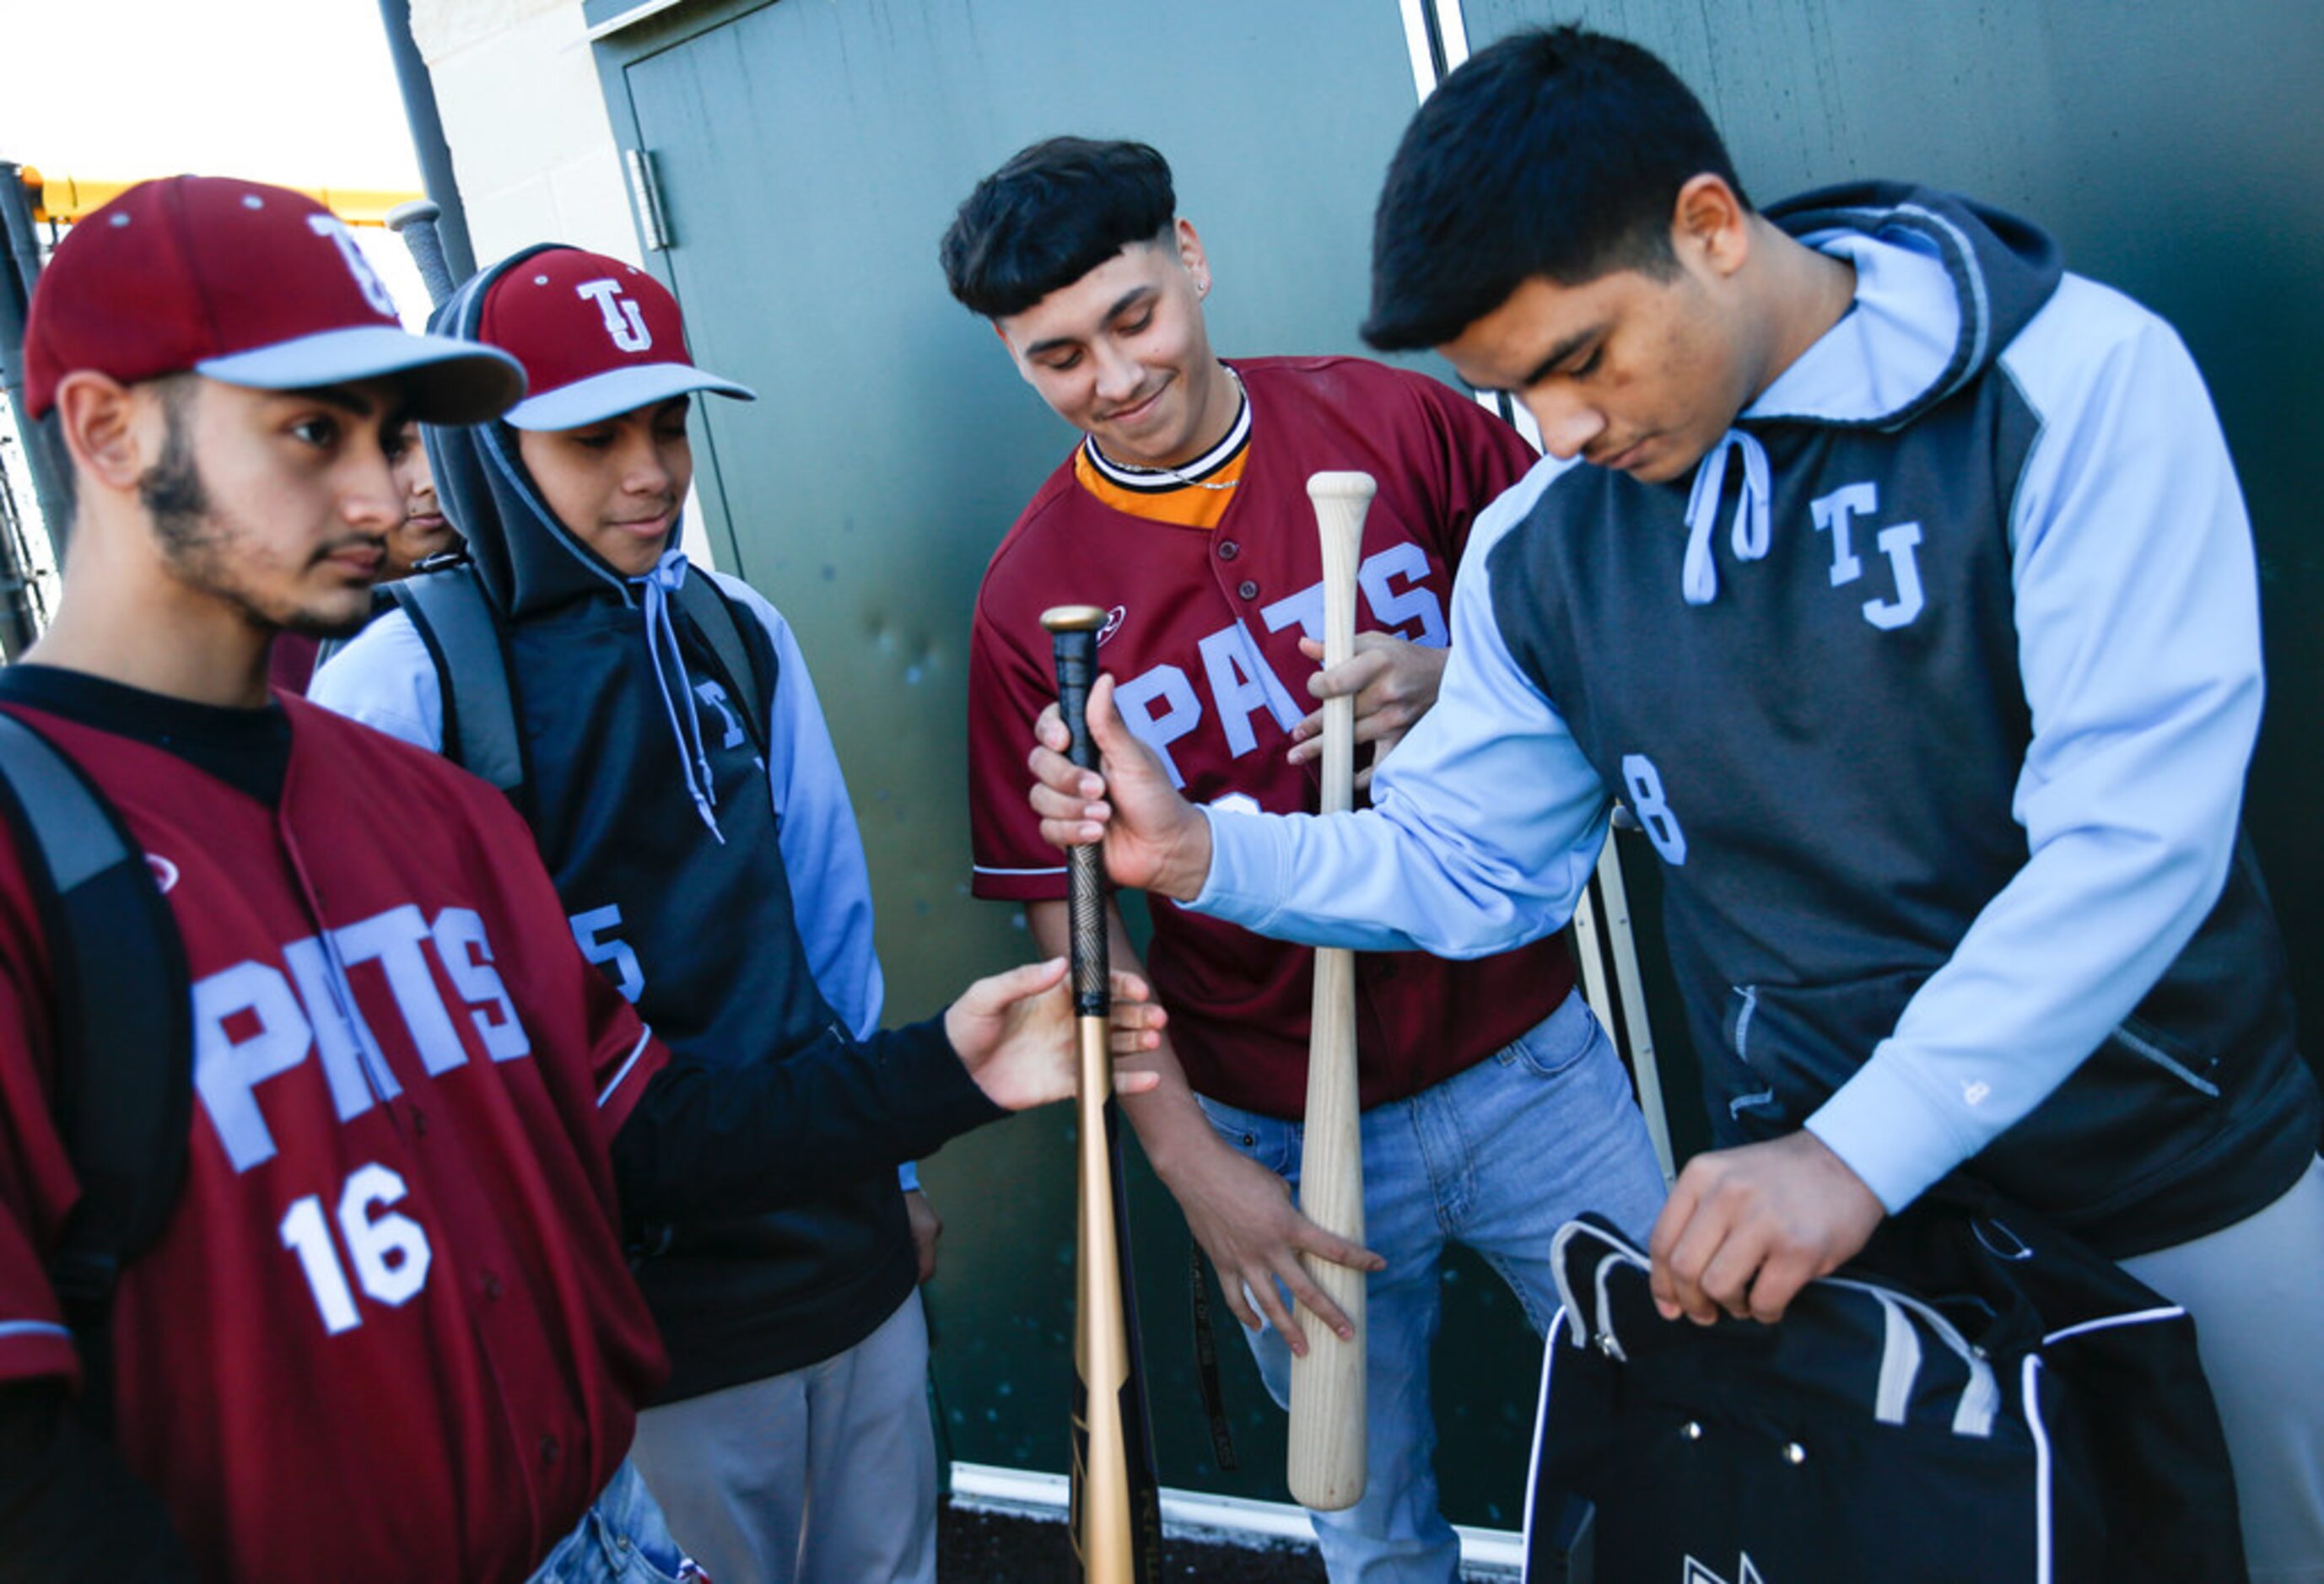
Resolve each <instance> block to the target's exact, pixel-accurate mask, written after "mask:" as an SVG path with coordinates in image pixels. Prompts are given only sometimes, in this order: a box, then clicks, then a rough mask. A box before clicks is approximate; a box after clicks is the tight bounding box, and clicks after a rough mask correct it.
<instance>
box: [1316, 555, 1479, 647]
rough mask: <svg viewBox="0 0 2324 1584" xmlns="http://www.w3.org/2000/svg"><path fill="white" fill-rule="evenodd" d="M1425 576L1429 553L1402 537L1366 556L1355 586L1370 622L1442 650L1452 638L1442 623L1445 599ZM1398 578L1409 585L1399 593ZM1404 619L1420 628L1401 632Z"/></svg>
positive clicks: (1449, 631)
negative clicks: (1367, 611)
mask: <svg viewBox="0 0 2324 1584" xmlns="http://www.w3.org/2000/svg"><path fill="white" fill-rule="evenodd" d="M1427 576H1428V552H1427V551H1425V550H1424V549H1422V548H1420V547H1419V546H1418V545H1416V544H1414V543H1413V542H1412V541H1411V540H1410V539H1403V540H1400V541H1398V542H1397V543H1396V544H1392V545H1390V546H1388V548H1386V549H1385V550H1382V551H1380V552H1379V554H1377V555H1373V556H1367V557H1365V558H1364V564H1363V565H1362V566H1359V567H1357V568H1356V586H1357V587H1358V588H1360V589H1362V590H1363V591H1364V603H1367V604H1369V606H1371V608H1372V620H1373V621H1375V622H1379V624H1380V625H1381V626H1382V627H1385V628H1388V629H1389V630H1390V631H1395V632H1396V634H1397V637H1399V638H1405V639H1409V640H1411V641H1412V642H1414V643H1416V644H1420V645H1422V646H1423V647H1425V648H1427V649H1443V647H1444V646H1445V645H1447V644H1449V643H1451V642H1452V631H1451V630H1450V629H1449V628H1447V627H1446V626H1445V625H1444V602H1443V601H1442V600H1440V599H1438V598H1437V597H1436V591H1435V590H1434V589H1433V588H1431V587H1429V586H1428V585H1427V583H1426V582H1425V579H1426V577H1427ZM1399 577H1402V578H1407V579H1409V580H1410V581H1411V585H1412V586H1411V587H1409V588H1407V589H1406V590H1404V591H1403V592H1402V593H1401V594H1399V593H1398V592H1397V589H1396V585H1395V580H1396V579H1397V578H1399ZM1316 586H1317V587H1318V588H1321V587H1322V586H1323V585H1321V584H1318V585H1316ZM1406 622H1418V623H1419V625H1420V631H1417V632H1412V631H1404V630H1403V629H1404V628H1405V624H1406Z"/></svg>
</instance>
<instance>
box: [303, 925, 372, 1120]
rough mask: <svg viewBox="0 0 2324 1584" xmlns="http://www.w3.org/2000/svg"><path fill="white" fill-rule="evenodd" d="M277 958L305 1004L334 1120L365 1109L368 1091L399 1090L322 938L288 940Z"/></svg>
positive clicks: (353, 1114) (370, 1092)
mask: <svg viewBox="0 0 2324 1584" xmlns="http://www.w3.org/2000/svg"><path fill="white" fill-rule="evenodd" d="M282 961H283V963H284V965H285V966H287V967H288V968H289V969H290V970H291V984H292V985H293V986H295V987H296V988H297V990H298V991H299V999H300V1001H302V1002H304V1003H305V1004H306V1006H307V1008H308V1018H307V1020H308V1021H309V1023H311V1024H312V1025H313V1026H314V1029H315V1048H316V1049H317V1050H318V1051H319V1052H320V1053H321V1054H322V1058H323V1076H324V1077H325V1078H327V1080H329V1082H330V1085H331V1103H332V1104H333V1105H335V1106H337V1108H338V1111H339V1120H340V1121H342V1122H344V1121H346V1120H348V1119H351V1118H354V1117H359V1116H361V1115H362V1114H363V1113H364V1112H365V1111H367V1110H371V1102H372V1098H373V1096H374V1094H378V1095H383V1096H384V1097H385V1098H387V1099H389V1100H393V1099H394V1098H395V1097H396V1096H397V1095H398V1094H400V1093H401V1092H402V1091H401V1088H400V1087H399V1086H398V1085H397V1083H396V1082H395V1075H394V1074H393V1073H390V1072H389V1071H388V1070H387V1063H386V1062H385V1061H384V1060H383V1059H382V1058H381V1056H380V1054H379V1043H378V1041H376V1040H375V1039H374V1038H373V1037H372V1032H371V1029H370V1028H369V1027H366V1026H365V1025H364V1020H363V1010H362V1008H359V1007H357V1006H356V1005H355V1001H354V999H353V998H352V997H350V996H349V995H348V994H347V993H346V990H345V989H344V987H343V986H342V984H341V982H340V981H339V979H338V977H337V970H335V969H334V968H333V967H332V966H331V962H330V958H329V955H328V953H326V952H325V951H324V949H323V943H322V942H321V941H319V940H317V939H316V938H315V937H314V936H312V935H309V936H308V937H307V938H306V939H305V940H303V941H292V942H291V944H289V945H287V946H285V947H283V948H282ZM366 1057H368V1058H369V1061H368V1063H366V1060H365V1058H366ZM366 1066H368V1068H369V1072H368V1073H366V1072H365V1068H366Z"/></svg>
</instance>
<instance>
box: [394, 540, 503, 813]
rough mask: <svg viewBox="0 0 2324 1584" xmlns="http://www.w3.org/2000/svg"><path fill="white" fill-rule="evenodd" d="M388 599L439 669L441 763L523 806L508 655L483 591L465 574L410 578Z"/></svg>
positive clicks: (457, 570)
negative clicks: (407, 619)
mask: <svg viewBox="0 0 2324 1584" xmlns="http://www.w3.org/2000/svg"><path fill="white" fill-rule="evenodd" d="M388 590H389V593H390V594H392V596H393V597H394V600H395V603H396V604H397V606H398V607H400V608H401V610H402V612H403V613H404V614H405V615H406V616H408V617H410V619H411V625H412V627H413V628H414V629H415V630H416V631H418V632H419V634H420V642H422V643H424V644H426V645H427V646H428V655H429V658H430V659H432V660H434V661H435V662H436V679H437V682H438V685H439V686H438V691H439V693H440V694H441V695H442V698H443V703H444V755H445V757H446V758H447V759H449V760H451V761H452V762H453V763H454V764H457V765H458V766H460V767H461V768H462V769H466V770H468V771H469V772H470V773H472V774H475V775H479V776H482V777H483V778H484V779H485V780H487V781H490V782H491V783H492V784H493V786H495V787H499V788H500V789H501V791H502V792H503V793H504V794H506V795H507V796H508V797H509V798H510V799H511V800H512V801H518V802H520V803H521V796H522V792H523V788H524V786H525V782H526V780H527V777H526V774H525V762H524V734H523V733H522V732H521V731H520V730H519V729H518V727H517V719H516V696H515V695H514V693H512V691H511V689H510V686H509V664H508V651H507V649H505V648H504V647H503V640H502V636H501V624H500V619H499V617H497V616H496V615H494V614H493V607H492V603H491V602H490V601H489V600H488V599H486V598H485V596H484V585H482V584H480V583H478V582H477V581H476V577H475V572H474V571H473V570H472V569H471V568H469V567H466V566H456V567H452V568H449V569H447V570H446V571H443V572H431V573H429V574H426V575H424V576H411V577H407V578H405V579H403V580H402V581H401V582H400V583H394V584H390V585H388Z"/></svg>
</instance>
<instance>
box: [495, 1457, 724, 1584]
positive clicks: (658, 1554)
mask: <svg viewBox="0 0 2324 1584" xmlns="http://www.w3.org/2000/svg"><path fill="white" fill-rule="evenodd" d="M701 1577H702V1575H701V1574H700V1573H699V1572H697V1571H696V1569H695V1566H694V1564H693V1563H692V1562H690V1561H687V1558H686V1553H685V1552H683V1551H681V1550H679V1549H678V1542H677V1541H675V1540H672V1539H671V1538H670V1536H669V1525H668V1524H664V1523H663V1522H662V1516H661V1508H660V1507H659V1506H657V1505H656V1504H655V1502H654V1498H653V1497H651V1496H650V1494H648V1493H647V1490H646V1482H645V1481H644V1480H642V1479H641V1478H638V1471H637V1470H636V1469H633V1468H632V1467H631V1466H630V1465H629V1464H628V1463H626V1462H625V1463H623V1464H622V1466H621V1467H620V1468H619V1469H615V1470H613V1478H611V1479H610V1480H608V1481H606V1483H605V1488H604V1490H603V1491H601V1492H599V1493H598V1497H597V1499H596V1501H595V1503H594V1504H593V1505H592V1506H590V1508H589V1510H588V1511H587V1512H586V1513H585V1514H583V1515H582V1516H581V1522H580V1524H578V1525H577V1526H576V1528H575V1529H574V1531H573V1533H570V1534H568V1535H567V1536H566V1537H565V1538H564V1539H562V1540H560V1541H558V1543H557V1549H556V1550H555V1551H552V1552H549V1556H548V1558H547V1560H546V1561H543V1562H542V1563H541V1564H540V1566H539V1567H538V1568H536V1569H534V1570H533V1573H532V1578H531V1579H530V1584H693V1581H694V1580H696V1579H700V1578H701Z"/></svg>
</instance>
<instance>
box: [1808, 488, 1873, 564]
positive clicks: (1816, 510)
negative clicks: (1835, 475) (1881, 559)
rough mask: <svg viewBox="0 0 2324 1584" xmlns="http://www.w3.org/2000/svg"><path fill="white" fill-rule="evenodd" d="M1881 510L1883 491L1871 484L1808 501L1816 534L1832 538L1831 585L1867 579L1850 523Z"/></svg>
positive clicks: (1835, 491) (1840, 490)
mask: <svg viewBox="0 0 2324 1584" xmlns="http://www.w3.org/2000/svg"><path fill="white" fill-rule="evenodd" d="M1879 510H1880V492H1879V490H1878V489H1877V487H1876V486H1875V485H1873V484H1871V483H1859V484H1849V485H1847V486H1846V487H1844V488H1842V489H1837V490H1834V491H1832V493H1831V494H1829V495H1826V496H1823V497H1822V498H1821V499H1820V500H1815V501H1811V502H1808V515H1809V516H1811V517H1812V518H1814V519H1815V525H1816V531H1817V532H1818V533H1829V534H1830V535H1831V586H1832V587H1834V588H1838V587H1840V585H1842V584H1844V583H1854V582H1855V581H1856V580H1857V579H1858V578H1859V577H1861V576H1864V562H1863V560H1862V559H1861V558H1860V557H1858V555H1857V553H1856V546H1855V543H1854V541H1853V540H1852V539H1851V538H1850V537H1849V526H1850V523H1849V520H1850V519H1852V518H1857V517H1869V516H1871V515H1872V514H1873V513H1874V512H1875V511H1879Z"/></svg>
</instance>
